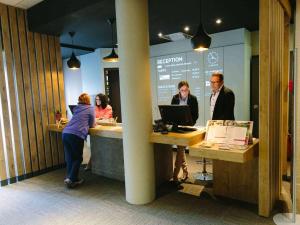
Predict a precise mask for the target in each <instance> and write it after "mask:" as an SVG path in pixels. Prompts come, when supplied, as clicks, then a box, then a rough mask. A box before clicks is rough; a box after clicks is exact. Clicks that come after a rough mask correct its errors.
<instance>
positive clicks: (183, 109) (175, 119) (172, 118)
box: [158, 105, 194, 130]
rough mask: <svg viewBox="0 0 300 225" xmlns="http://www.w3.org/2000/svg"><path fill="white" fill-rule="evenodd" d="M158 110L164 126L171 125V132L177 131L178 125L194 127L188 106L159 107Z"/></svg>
mask: <svg viewBox="0 0 300 225" xmlns="http://www.w3.org/2000/svg"><path fill="white" fill-rule="evenodd" d="M158 108H159V112H160V115H161V119H162V121H163V122H164V123H165V124H170V125H173V130H176V129H178V125H182V126H193V125H194V121H193V118H192V114H191V109H190V107H189V106H188V105H159V106H158ZM179 129H180V128H179Z"/></svg>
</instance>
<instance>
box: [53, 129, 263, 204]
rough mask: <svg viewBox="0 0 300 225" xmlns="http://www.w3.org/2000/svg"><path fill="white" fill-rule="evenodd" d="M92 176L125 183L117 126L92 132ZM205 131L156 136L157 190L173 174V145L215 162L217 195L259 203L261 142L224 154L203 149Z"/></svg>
mask: <svg viewBox="0 0 300 225" xmlns="http://www.w3.org/2000/svg"><path fill="white" fill-rule="evenodd" d="M48 130H49V131H54V132H61V131H62V130H63V127H57V125H55V124H51V125H49V126H48ZM89 133H90V145H91V160H92V172H93V173H95V174H98V175H101V176H105V177H109V178H113V179H117V180H121V181H124V179H125V178H124V157H123V141H122V137H123V131H122V127H121V125H118V126H97V127H95V128H91V129H90V130H89ZM204 137H205V131H204V130H198V131H193V132H190V133H185V134H180V133H171V132H170V133H168V134H161V133H154V132H152V133H151V134H150V136H149V142H151V143H153V145H154V157H155V176H156V186H158V185H160V184H161V183H163V182H165V181H168V180H170V179H171V178H172V174H173V152H172V148H171V147H172V145H181V146H189V151H190V153H189V154H190V155H191V156H195V157H205V158H210V159H212V160H213V176H214V181H213V192H214V194H216V195H220V196H224V197H229V198H233V199H238V200H242V201H246V202H250V203H257V202H258V140H254V143H253V144H252V145H249V146H248V148H247V149H244V150H238V149H230V150H222V149H218V147H217V145H216V146H212V147H211V148H205V147H203V146H202V145H201V141H203V139H204Z"/></svg>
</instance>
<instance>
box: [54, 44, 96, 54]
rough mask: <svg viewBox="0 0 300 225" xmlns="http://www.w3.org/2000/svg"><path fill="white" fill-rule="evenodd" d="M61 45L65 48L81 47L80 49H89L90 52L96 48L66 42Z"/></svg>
mask: <svg viewBox="0 0 300 225" xmlns="http://www.w3.org/2000/svg"><path fill="white" fill-rule="evenodd" d="M60 46H61V47H63V48H72V49H79V50H83V51H88V52H94V51H95V49H94V48H90V47H84V46H80V45H71V44H66V43H60Z"/></svg>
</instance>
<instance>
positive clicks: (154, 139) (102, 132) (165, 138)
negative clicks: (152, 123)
mask: <svg viewBox="0 0 300 225" xmlns="http://www.w3.org/2000/svg"><path fill="white" fill-rule="evenodd" d="M63 128H64V126H60V127H58V126H57V125H56V124H49V125H48V130H49V131H54V132H62V130H63ZM89 133H90V135H95V136H99V137H106V138H118V139H122V137H123V131H122V126H121V125H118V126H101V125H98V126H96V127H95V128H90V129H89ZM204 136H205V131H204V130H199V131H193V132H189V133H184V134H182V133H173V132H170V133H168V134H161V133H156V132H152V133H151V134H150V142H151V143H157V144H169V145H181V146H190V145H194V144H196V143H198V142H200V141H202V140H203V139H204Z"/></svg>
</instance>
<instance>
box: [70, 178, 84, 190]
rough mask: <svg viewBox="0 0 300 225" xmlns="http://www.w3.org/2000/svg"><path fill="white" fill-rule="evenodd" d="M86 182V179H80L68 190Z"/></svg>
mask: <svg viewBox="0 0 300 225" xmlns="http://www.w3.org/2000/svg"><path fill="white" fill-rule="evenodd" d="M83 182H84V179H79V180H77V181H72V182H71V184H70V185H69V186H68V188H75V187H76V186H78V185H80V184H82V183H83Z"/></svg>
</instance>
